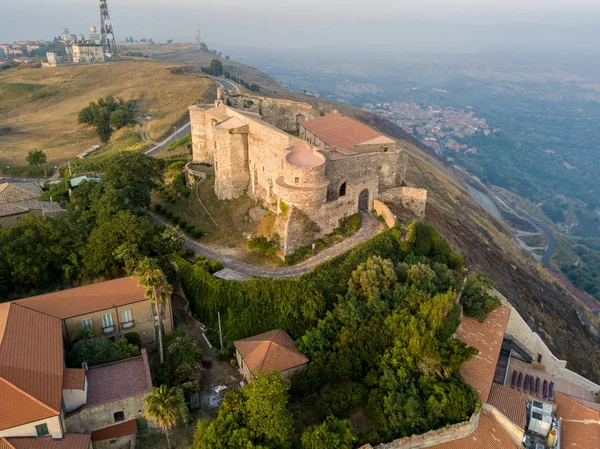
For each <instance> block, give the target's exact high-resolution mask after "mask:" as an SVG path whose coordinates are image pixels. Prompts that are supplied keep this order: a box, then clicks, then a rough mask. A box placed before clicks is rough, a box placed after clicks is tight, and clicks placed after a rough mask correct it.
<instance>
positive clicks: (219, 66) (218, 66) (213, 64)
mask: <svg viewBox="0 0 600 449" xmlns="http://www.w3.org/2000/svg"><path fill="white" fill-rule="evenodd" d="M210 69H211V70H212V73H213V75H215V76H221V75H223V63H222V62H221V61H219V60H218V59H213V60H212V61H210Z"/></svg>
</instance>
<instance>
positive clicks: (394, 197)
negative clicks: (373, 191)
mask: <svg viewBox="0 0 600 449" xmlns="http://www.w3.org/2000/svg"><path fill="white" fill-rule="evenodd" d="M379 199H380V200H381V201H383V202H384V203H387V204H391V203H398V204H400V205H401V206H402V207H403V208H404V209H405V210H407V211H408V212H410V213H411V214H413V215H414V216H416V217H417V218H421V219H423V218H425V207H426V206H427V190H425V189H417V188H415V187H396V188H393V189H387V190H384V191H382V192H380V194H379Z"/></svg>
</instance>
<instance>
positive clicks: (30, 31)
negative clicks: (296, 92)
mask: <svg viewBox="0 0 600 449" xmlns="http://www.w3.org/2000/svg"><path fill="white" fill-rule="evenodd" d="M342 5H343V7H342ZM3 10H4V14H3V17H4V20H3V22H2V27H0V41H1V42H9V43H10V42H13V41H18V40H25V39H50V38H51V37H53V36H57V35H59V34H60V33H61V30H62V29H63V28H69V30H70V32H71V33H77V34H81V33H83V34H87V33H88V32H89V28H90V26H91V25H96V26H98V25H99V21H100V19H99V12H98V6H97V2H95V1H91V0H90V1H87V2H82V1H81V0H56V1H55V2H41V1H40V0H20V1H19V2H12V3H9V4H8V5H5V7H4V8H3ZM109 10H110V13H111V19H112V22H113V26H114V29H115V35H116V37H117V38H118V39H119V40H124V39H125V37H129V36H133V37H134V38H136V39H140V38H142V37H146V38H152V39H154V40H155V41H156V42H159V41H160V42H165V41H166V40H167V39H173V40H174V41H176V42H192V41H194V40H195V34H196V28H197V22H198V21H200V24H201V29H202V35H203V38H204V39H205V40H206V42H207V43H208V44H209V45H210V46H219V45H222V46H225V47H236V46H238V47H239V46H245V47H256V48H262V49H277V50H285V49H303V48H304V49H308V48H314V47H329V48H340V49H353V48H354V49H360V50H368V51H378V52H385V51H416V52H418V51H428V52H449V51H454V52H469V51H483V50H489V49H511V48H513V49H518V48H527V49H536V48H540V49H541V48H552V49H559V50H560V49H563V50H567V49H574V50H582V51H588V50H595V49H597V48H598V47H600V37H599V36H598V34H599V33H597V28H596V27H597V26H600V2H597V1H591V0H570V1H567V0H554V1H542V0H525V1H520V2H519V1H516V0H505V1H496V0H429V1H418V0H406V1H405V2H403V3H402V5H399V4H396V3H392V2H390V1H389V0H387V1H383V0H372V1H371V2H369V3H365V2H350V3H349V2H342V1H341V0H329V1H326V2H323V1H320V2H319V1H317V0H305V1H304V2H302V4H301V5H300V6H294V7H292V6H289V5H286V4H282V2H277V1H274V0H257V1H254V2H252V3H248V2H247V1H242V0H228V1H225V2H221V3H219V4H218V5H215V4H214V3H209V2H194V3H192V2H189V1H181V0H174V1H170V2H167V1H166V0H156V1H154V2H153V3H151V4H148V3H147V2H142V1H141V0H123V1H122V2H116V1H111V0H109ZM32 11H35V14H29V13H31V12H32ZM27 14H29V16H27ZM11 17H19V18H23V17H27V19H26V20H9V18H11Z"/></svg>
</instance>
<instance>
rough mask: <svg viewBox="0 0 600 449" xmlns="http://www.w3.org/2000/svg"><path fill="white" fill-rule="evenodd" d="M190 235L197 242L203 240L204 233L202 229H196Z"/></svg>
mask: <svg viewBox="0 0 600 449" xmlns="http://www.w3.org/2000/svg"><path fill="white" fill-rule="evenodd" d="M190 235H191V236H192V237H193V238H195V239H196V240H198V239H200V238H202V236H203V235H204V232H202V229H200V228H194V229H192V230H191V231H190Z"/></svg>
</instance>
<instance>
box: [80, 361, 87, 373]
mask: <svg viewBox="0 0 600 449" xmlns="http://www.w3.org/2000/svg"><path fill="white" fill-rule="evenodd" d="M81 368H83V369H84V370H86V371H87V370H88V363H87V362H81Z"/></svg>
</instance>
